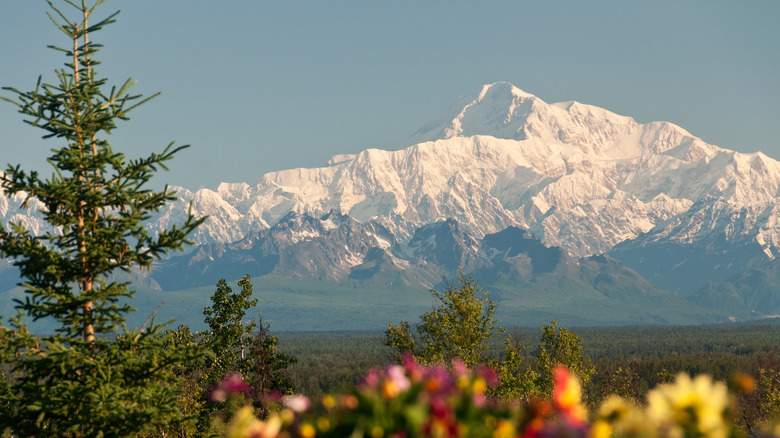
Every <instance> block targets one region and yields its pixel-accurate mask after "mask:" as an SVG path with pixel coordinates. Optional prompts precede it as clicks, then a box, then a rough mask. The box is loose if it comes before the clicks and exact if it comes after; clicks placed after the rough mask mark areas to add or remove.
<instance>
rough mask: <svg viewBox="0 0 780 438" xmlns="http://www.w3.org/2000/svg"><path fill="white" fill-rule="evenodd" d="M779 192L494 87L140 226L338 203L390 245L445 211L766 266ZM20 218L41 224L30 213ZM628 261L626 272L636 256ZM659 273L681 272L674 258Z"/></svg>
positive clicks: (216, 239)
mask: <svg viewBox="0 0 780 438" xmlns="http://www.w3.org/2000/svg"><path fill="white" fill-rule="evenodd" d="M779 190H780V163H778V162H777V161H775V160H773V159H770V158H768V157H767V156H765V155H763V154H762V153H754V154H742V153H738V152H735V151H731V150H727V149H723V148H720V147H717V146H714V145H710V144H707V143H705V142H704V141H702V140H701V139H699V138H696V137H694V136H693V135H691V134H690V133H688V132H687V131H685V130H684V129H683V128H681V127H679V126H676V125H674V124H672V123H668V122H652V123H646V124H642V123H638V122H636V121H635V120H634V119H632V118H630V117H626V116H622V115H618V114H615V113H612V112H610V111H607V110H605V109H602V108H598V107H595V106H591V105H586V104H582V103H578V102H560V103H547V102H545V101H543V100H542V99H540V98H538V97H536V96H534V95H531V94H529V93H526V92H524V91H522V90H520V89H518V88H516V87H514V86H513V85H511V84H509V83H503V82H500V83H494V84H489V85H485V86H483V87H482V89H481V90H479V91H478V92H477V93H475V94H472V95H468V96H465V97H463V98H462V99H461V100H460V101H459V103H458V104H457V105H456V106H455V107H454V110H452V111H451V112H450V113H449V114H448V115H447V116H446V117H444V118H443V119H441V120H440V121H438V122H435V123H432V124H429V125H427V126H426V127H424V128H423V129H421V130H420V131H418V132H417V133H416V134H415V135H413V136H412V137H411V138H410V139H409V140H408V141H407V142H406V144H405V145H403V148H401V149H399V150H378V149H368V150H365V151H363V152H361V153H359V154H356V155H339V156H336V157H334V158H333V159H331V160H330V161H329V164H328V165H326V166H323V167H320V168H313V169H305V168H300V169H290V170H283V171H278V172H271V173H268V174H266V175H264V176H263V178H262V182H260V183H259V184H256V185H248V184H243V183H239V184H221V185H220V186H219V187H217V188H216V190H210V189H201V190H199V191H197V192H191V191H188V190H185V189H180V192H179V196H180V200H179V201H178V202H175V203H172V204H170V205H168V206H167V207H166V209H165V210H164V211H161V212H160V214H159V215H158V216H157V217H156V219H155V221H154V222H153V223H152V224H151V225H150V226H151V227H152V228H153V229H160V228H162V227H167V226H169V225H170V224H173V223H179V222H181V221H182V220H183V219H184V217H185V215H186V213H187V208H188V206H189V204H190V202H192V205H193V210H194V212H195V213H196V214H199V215H200V214H207V215H209V216H210V219H209V221H207V222H206V223H205V224H204V225H203V226H202V227H200V229H199V230H198V231H197V232H196V234H195V236H194V240H195V241H196V242H197V243H223V244H227V243H231V242H236V241H239V240H241V239H244V238H245V237H247V236H249V235H251V233H257V232H259V231H261V230H268V229H270V228H271V227H272V226H274V225H276V224H278V223H279V221H280V220H281V219H282V218H284V217H285V216H286V215H287V214H288V213H290V212H294V213H307V214H310V215H312V216H314V217H320V216H322V215H324V214H326V213H328V212H330V211H336V212H340V213H342V214H344V215H348V216H349V217H351V218H353V219H354V220H357V221H359V222H361V223H369V222H372V223H375V224H377V225H380V226H382V227H384V228H386V229H387V230H389V231H390V232H391V233H392V235H394V236H395V238H397V239H398V241H399V242H402V243H408V242H409V241H410V240H411V239H412V238H413V237H414V235H413V233H414V230H416V229H417V228H419V227H421V226H424V225H426V224H431V223H434V222H437V221H442V220H446V219H448V218H452V219H455V220H456V221H457V223H458V224H459V225H460V226H461V227H462V228H463V229H464V230H465V231H467V232H469V233H470V234H471V235H473V236H474V238H476V239H480V238H482V237H483V236H485V235H486V234H490V233H496V232H498V231H501V230H504V229H506V228H507V227H510V226H516V227H520V228H523V229H528V230H529V231H530V232H532V233H533V234H535V235H537V236H538V237H539V238H540V239H541V241H542V242H543V243H544V244H546V245H548V246H559V247H561V248H564V249H565V250H567V251H569V252H570V253H571V254H572V255H574V256H576V257H585V256H590V255H596V254H602V253H605V252H608V251H610V250H612V249H613V248H614V247H615V246H616V245H618V244H621V243H623V247H622V248H623V249H622V251H623V254H628V253H630V252H631V251H634V250H636V251H641V249H642V248H643V247H646V246H648V245H649V246H652V245H673V246H690V245H692V244H696V245H699V244H701V245H704V246H705V247H706V245H707V242H711V241H718V242H721V243H722V245H721V246H722V247H723V248H725V249H723V250H726V251H728V249H727V248H728V246H729V245H730V244H732V243H735V242H736V243H739V244H742V245H743V246H745V247H749V248H750V251H752V252H751V253H750V255H749V257H748V258H752V257H754V256H755V257H758V259H761V258H764V259H765V260H767V261H768V260H771V259H773V258H774V257H776V256H777V255H778V254H780V209H779V208H778V191H779ZM18 201H19V200H17V199H14V200H8V199H4V198H2V197H0V219H1V220H2V221H3V222H4V223H5V222H7V221H8V220H10V219H12V218H14V217H16V218H19V217H20V216H19V215H20V214H24V213H23V212H19V211H18V209H16V208H11V207H9V206H10V205H11V204H14V203H15V204H18V203H19V202H18ZM23 220H24V221H27V222H28V223H30V226H31V227H36V226H40V224H39V222H36V219H35V216H34V213H32V215H31V216H25V217H24V219H23ZM644 233H649V234H644ZM751 245H752V246H751ZM719 248H720V246H719ZM754 253H755V254H754ZM743 256H745V255H744V254H740V257H743ZM725 257H728V255H726V256H725ZM627 259H628V260H632V261H634V262H635V263H634V264H633V265H632V264H631V263H629V265H630V266H632V267H634V268H635V269H637V264H638V265H642V263H644V262H645V261H646V260H644V259H643V258H642V257H641V256H637V255H636V254H635V253H631V254H629V255H628V256H627ZM355 262H358V260H355ZM627 263H628V262H627ZM679 263H682V264H679ZM734 263H735V264H732V265H733V266H735V268H734V269H741V267H740V262H739V261H738V260H737V261H735V262H734ZM667 268H668V269H672V268H673V269H678V270H680V269H683V270H684V269H685V268H686V267H685V260H678V261H676V262H675V264H674V266H667ZM637 270H639V269H637ZM640 273H643V274H644V275H647V274H646V273H644V272H641V271H640ZM656 274H657V273H656ZM659 275H662V276H663V275H664V274H663V273H661V274H659ZM729 275H733V272H732V273H730V274H729ZM727 276H728V275H727ZM648 278H651V276H649V277H648ZM723 278H725V277H723ZM651 279H652V278H651ZM692 287H693V285H692ZM697 287H698V286H697Z"/></svg>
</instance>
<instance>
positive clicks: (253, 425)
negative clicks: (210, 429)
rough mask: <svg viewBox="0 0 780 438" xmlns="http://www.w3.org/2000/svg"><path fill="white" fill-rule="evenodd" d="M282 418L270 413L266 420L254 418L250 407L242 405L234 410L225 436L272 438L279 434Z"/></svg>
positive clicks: (234, 437) (230, 437) (229, 437)
mask: <svg viewBox="0 0 780 438" xmlns="http://www.w3.org/2000/svg"><path fill="white" fill-rule="evenodd" d="M281 428H282V420H281V419H280V418H279V417H278V416H276V415H272V416H271V417H269V418H268V420H267V421H260V420H258V419H257V418H255V415H254V413H253V412H252V408H251V407H249V406H244V407H243V408H241V409H239V410H238V412H236V415H235V416H233V419H232V420H231V421H230V424H228V427H227V430H226V431H225V437H226V438H273V437H276V436H278V435H279V430H280V429H281Z"/></svg>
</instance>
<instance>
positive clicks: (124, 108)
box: [0, 0, 203, 436]
mask: <svg viewBox="0 0 780 438" xmlns="http://www.w3.org/2000/svg"><path fill="white" fill-rule="evenodd" d="M48 3H49V6H50V9H51V11H50V12H49V17H50V18H51V20H52V22H54V24H55V25H56V26H57V28H58V29H59V30H60V31H62V32H63V33H64V34H65V35H66V36H67V38H68V40H69V46H68V47H64V48H59V47H53V48H54V49H55V50H58V51H60V52H62V53H64V54H65V55H66V57H67V61H66V63H65V67H64V68H62V69H60V70H57V71H56V76H57V81H56V82H55V83H41V80H40V79H39V80H38V84H37V86H36V87H35V89H34V90H33V91H28V92H25V91H19V90H18V89H15V88H5V89H6V90H9V91H10V92H11V93H13V94H14V95H15V98H13V99H11V98H3V99H4V100H6V101H9V102H11V103H13V104H15V105H16V106H17V107H18V111H19V112H20V113H21V114H23V115H24V116H26V119H25V122H26V123H29V124H30V125H32V126H35V127H38V128H40V129H42V130H44V131H45V135H44V138H53V139H54V140H56V141H58V142H60V144H61V145H60V146H59V147H58V148H55V149H52V155H51V156H50V157H49V162H50V163H51V164H52V166H53V168H54V169H53V170H54V172H53V174H52V176H51V177H49V178H42V177H41V176H40V174H39V172H37V171H30V172H27V171H24V170H21V169H20V166H15V167H14V166H9V167H8V169H7V170H6V171H5V173H4V174H3V175H2V176H1V177H0V181H2V187H3V189H5V192H6V193H7V194H8V195H13V194H16V193H25V194H26V199H25V201H24V203H23V206H25V207H26V206H27V205H28V203H29V202H30V201H31V200H35V201H36V202H37V203H39V205H41V206H42V208H41V209H40V211H41V212H42V214H43V215H44V218H45V220H46V221H47V222H48V224H49V225H50V226H51V231H49V232H45V233H42V234H39V235H35V234H34V233H33V232H31V231H30V230H29V229H26V228H25V227H24V226H22V225H21V224H18V223H12V224H9V227H8V228H5V227H2V226H0V255H2V256H4V257H11V258H12V259H13V260H14V261H13V263H14V265H15V266H16V267H18V268H19V270H20V271H21V274H22V276H23V277H24V278H25V279H26V281H25V282H24V283H23V284H22V285H23V286H24V288H25V290H26V295H25V298H24V300H23V301H17V303H16V308H17V311H18V314H17V316H16V317H15V318H13V319H12V320H11V325H10V327H5V326H3V327H2V330H0V336H1V337H2V339H0V345H2V347H0V348H1V349H2V354H3V357H2V359H3V360H4V361H8V362H12V363H13V364H14V373H15V376H17V378H16V379H15V381H14V383H13V384H12V385H11V386H10V395H7V396H6V397H5V399H6V401H7V402H9V403H10V405H11V409H8V410H4V411H3V413H2V419H1V420H2V426H8V427H10V428H11V429H12V430H13V432H14V433H15V434H16V435H18V436H131V435H137V434H139V433H151V432H152V431H155V430H158V429H159V428H161V427H168V426H170V425H172V424H174V423H176V422H178V421H180V420H181V419H182V418H181V415H180V412H178V408H177V407H176V400H177V396H178V394H177V391H178V390H179V388H178V379H177V377H176V376H175V375H174V374H173V373H172V372H171V371H170V367H171V366H172V365H174V364H176V363H179V362H181V361H184V360H188V359H189V358H192V357H193V356H194V355H197V354H198V353H197V351H196V349H194V348H184V347H182V348H169V349H166V348H163V343H164V339H163V336H162V334H161V332H160V329H159V327H158V326H156V325H155V324H154V323H152V325H151V326H150V327H148V328H146V329H141V330H138V331H135V330H134V331H128V330H127V329H126V328H125V319H126V315H127V314H128V312H130V311H132V309H131V307H130V305H129V304H127V299H129V298H132V296H133V291H130V290H129V288H128V286H129V284H128V283H126V282H116V281H111V280H110V279H111V278H112V277H111V275H112V274H114V273H117V272H121V271H125V272H127V271H130V270H132V269H138V268H149V267H150V266H151V264H152V262H153V261H154V260H155V259H157V258H160V257H162V256H164V255H165V254H166V253H167V252H169V251H171V250H179V249H181V248H182V247H183V245H185V244H186V243H188V242H187V240H186V238H187V235H188V234H189V233H190V232H192V231H193V230H194V229H195V228H196V227H197V226H198V225H199V224H200V223H201V222H202V221H203V218H201V219H198V218H195V217H194V216H193V215H192V214H190V215H189V216H188V217H187V218H186V220H185V221H184V222H183V223H182V224H181V225H179V226H174V227H172V228H170V229H168V230H163V231H161V232H159V233H157V234H156V235H153V234H152V233H150V232H149V230H148V229H147V228H146V227H145V225H144V221H145V220H147V219H149V218H150V217H151V216H152V214H154V212H156V211H158V210H159V209H160V208H161V207H163V206H164V205H165V204H166V203H167V202H169V201H171V200H173V199H174V198H175V194H174V193H173V192H172V191H170V190H169V189H168V188H167V186H166V187H165V189H163V190H162V191H154V190H151V189H149V188H147V187H146V184H147V183H148V181H149V180H150V178H151V177H152V176H153V175H154V174H155V172H156V171H157V169H158V167H160V168H164V169H167V168H166V166H165V163H166V162H167V161H168V160H170V159H172V158H173V156H174V154H175V153H177V152H178V151H180V150H181V149H183V148H184V147H186V146H179V147H174V146H173V143H171V144H170V145H168V147H166V148H165V149H164V150H163V151H162V152H161V153H154V154H151V155H149V156H148V157H146V158H140V159H128V158H126V157H125V155H124V154H122V153H120V152H115V151H114V150H112V148H111V146H110V144H109V143H108V141H107V140H106V139H105V137H106V136H107V135H108V134H110V133H111V132H112V131H113V130H114V129H115V128H116V127H117V122H118V121H119V120H126V119H127V118H128V113H129V112H130V111H131V110H133V109H134V108H136V107H137V106H138V105H140V104H142V103H144V102H146V101H147V100H148V99H149V98H142V97H141V96H140V95H135V94H130V92H129V89H130V88H131V86H132V85H133V83H134V82H133V81H131V80H129V79H128V80H127V81H125V82H124V83H122V84H121V85H119V86H112V87H110V89H107V88H108V85H107V83H108V82H107V80H106V79H104V78H101V77H100V76H99V75H98V72H97V71H96V66H97V65H98V64H99V63H98V61H97V60H96V59H95V56H96V54H97V53H98V50H99V49H100V47H101V46H100V45H99V44H95V43H94V42H93V41H92V39H91V37H92V35H93V34H94V33H95V32H97V31H99V30H101V29H102V28H103V27H105V26H106V25H108V24H110V23H112V22H114V20H115V17H116V15H117V13H114V14H111V15H109V16H107V17H105V18H102V19H93V15H94V13H95V10H96V8H97V7H98V6H100V5H101V4H102V3H103V0H96V1H95V2H94V3H92V4H91V5H88V4H87V2H86V0H81V1H78V0H63V5H62V7H58V6H57V5H55V4H54V3H53V0H48ZM65 8H68V9H65ZM71 8H72V9H71ZM73 10H75V11H76V12H75V13H73V14H71V13H70V12H72V11H73ZM71 16H74V18H71ZM152 97H154V96H152ZM23 316H29V317H32V318H33V319H34V320H37V319H42V318H52V319H54V320H56V321H57V323H58V328H57V329H56V332H55V333H53V334H51V335H47V336H35V335H33V334H31V333H30V332H29V331H28V329H27V326H26V323H25V322H24V321H23V320H22V317H23Z"/></svg>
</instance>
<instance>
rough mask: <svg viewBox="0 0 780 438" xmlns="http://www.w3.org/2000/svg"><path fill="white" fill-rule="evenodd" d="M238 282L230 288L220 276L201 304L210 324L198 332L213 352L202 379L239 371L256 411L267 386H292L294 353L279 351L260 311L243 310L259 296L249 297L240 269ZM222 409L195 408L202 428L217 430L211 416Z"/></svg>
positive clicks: (209, 381) (208, 382) (288, 389)
mask: <svg viewBox="0 0 780 438" xmlns="http://www.w3.org/2000/svg"><path fill="white" fill-rule="evenodd" d="M238 286H239V287H240V288H241V290H240V291H238V292H233V290H232V289H231V288H230V287H229V286H228V285H227V282H226V281H225V280H224V279H222V280H220V281H219V282H217V289H216V291H215V292H214V294H213V295H212V296H211V301H212V304H211V306H209V307H207V308H205V309H204V310H203V314H204V316H205V318H204V321H205V322H206V325H208V327H209V330H208V331H207V332H205V333H203V334H202V338H203V340H204V343H205V345H206V347H207V348H208V349H209V350H210V351H211V353H213V354H212V355H211V358H210V359H209V360H208V363H207V364H206V365H205V367H204V371H203V372H204V375H203V384H204V385H205V388H206V389H211V388H214V387H217V386H220V385H222V384H224V382H225V380H226V379H227V380H231V379H236V378H238V376H240V378H239V379H240V380H241V381H243V382H248V388H249V389H250V391H249V392H250V394H247V395H248V396H250V397H251V400H252V402H253V404H254V405H255V407H256V408H257V409H258V411H263V410H264V404H265V398H266V397H267V396H268V395H269V394H270V393H271V392H274V391H276V392H280V393H292V392H293V389H294V387H293V383H292V380H291V379H290V378H289V376H288V375H287V374H286V370H287V367H288V366H290V365H291V364H293V363H295V358H293V357H291V356H289V355H287V354H285V353H283V352H281V351H279V349H278V343H279V340H278V338H277V337H276V336H275V335H273V334H272V333H271V332H270V327H269V324H267V323H264V322H263V321H262V316H258V320H257V321H255V320H249V321H246V320H245V316H246V312H247V310H249V309H250V308H252V307H254V306H256V305H257V300H256V299H254V298H252V283H251V279H250V277H249V275H244V277H243V278H242V279H241V280H239V282H238ZM220 382H222V383H220ZM228 386H229V385H228ZM205 394H206V393H205V391H204V395H205ZM243 397H244V395H243V394H242V395H241V398H242V399H243ZM234 402H235V401H234ZM233 404H235V403H233ZM233 408H236V406H233V407H232V408H231V409H233ZM225 409H226V406H224V405H223V406H218V405H215V404H207V405H205V406H203V408H202V409H201V410H200V412H199V413H198V415H199V416H200V421H199V425H200V426H199V427H200V433H202V434H208V433H213V432H214V431H215V430H217V429H214V428H215V427H216V428H218V426H219V424H221V423H220V421H214V420H215V419H218V418H222V417H225V416H227V415H228V412H227V411H226V410H225ZM229 410H230V409H228V411H229Z"/></svg>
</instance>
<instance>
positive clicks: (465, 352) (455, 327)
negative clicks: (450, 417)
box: [385, 272, 499, 367]
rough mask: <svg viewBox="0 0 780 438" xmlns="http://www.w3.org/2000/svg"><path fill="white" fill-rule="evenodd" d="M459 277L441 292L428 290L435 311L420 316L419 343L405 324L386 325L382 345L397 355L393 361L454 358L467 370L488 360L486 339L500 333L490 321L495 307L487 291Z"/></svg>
mask: <svg viewBox="0 0 780 438" xmlns="http://www.w3.org/2000/svg"><path fill="white" fill-rule="evenodd" d="M462 274H463V273H462V272H461V273H460V276H459V278H458V287H453V286H451V285H448V286H447V289H446V290H445V291H444V292H439V291H437V290H435V289H434V290H431V293H432V294H433V297H434V299H435V300H436V302H437V303H438V308H434V309H433V310H432V311H429V312H426V313H425V314H423V315H421V316H420V324H419V325H418V326H416V327H415V330H416V332H417V336H418V337H419V340H416V339H415V337H414V336H413V335H412V333H411V328H410V325H409V323H408V322H405V321H401V323H400V324H399V325H393V324H390V323H388V324H387V331H386V332H385V345H387V346H389V347H391V348H393V349H394V350H395V351H396V352H397V353H396V359H400V357H401V356H403V355H404V354H412V355H414V356H415V358H416V359H417V360H418V361H420V362H421V363H425V364H434V363H449V362H451V361H452V360H453V359H456V358H457V359H460V360H462V361H463V362H464V363H465V364H466V366H469V367H473V366H476V365H477V364H480V363H486V362H487V361H488V359H487V357H486V356H485V353H486V351H487V348H488V340H489V339H490V338H491V337H492V336H494V334H495V333H496V331H498V330H499V329H498V328H497V323H498V322H499V320H498V319H494V318H493V314H494V313H495V310H496V306H495V303H494V302H493V301H492V300H491V299H490V293H489V292H486V291H482V289H481V288H480V287H479V286H477V285H476V284H475V283H474V279H472V278H467V279H464V278H463V275H462Z"/></svg>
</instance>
